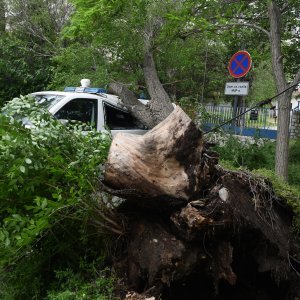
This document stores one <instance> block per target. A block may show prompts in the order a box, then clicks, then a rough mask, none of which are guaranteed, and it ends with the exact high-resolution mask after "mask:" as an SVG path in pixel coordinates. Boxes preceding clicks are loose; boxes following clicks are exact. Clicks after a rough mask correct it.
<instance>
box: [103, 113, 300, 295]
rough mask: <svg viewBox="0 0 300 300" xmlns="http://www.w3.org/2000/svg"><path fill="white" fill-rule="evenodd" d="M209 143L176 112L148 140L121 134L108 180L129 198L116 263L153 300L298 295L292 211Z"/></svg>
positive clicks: (266, 184) (115, 191)
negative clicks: (225, 165) (222, 162)
mask: <svg viewBox="0 0 300 300" xmlns="http://www.w3.org/2000/svg"><path fill="white" fill-rule="evenodd" d="M209 146H210V145H209V144H208V143H206V142H205V140H204V139H203V136H202V134H201V132H200V131H199V130H198V129H197V128H196V126H195V125H194V123H193V122H192V121H191V120H190V119H189V117H188V116H187V115H186V114H185V113H184V112H183V111H182V110H181V109H180V108H179V107H177V108H176V109H175V110H174V111H173V112H172V113H171V114H170V115H169V117H167V118H166V119H165V120H164V121H163V122H161V123H160V124H158V125H157V126H156V127H155V128H153V129H152V130H151V131H149V132H148V133H146V134H145V135H144V136H136V135H131V134H118V135H116V136H115V138H114V139H113V142H112V146H111V148H110V152H109V157H108V162H107V165H106V171H105V179H104V184H105V186H106V188H107V190H109V191H110V193H112V194H115V195H117V196H120V197H122V198H124V199H127V200H126V201H125V202H123V204H122V205H121V206H120V207H119V208H118V212H119V213H120V214H122V215H123V216H124V220H126V230H127V231H126V235H125V236H126V243H124V247H123V248H122V251H123V252H122V253H121V254H120V255H119V256H118V257H117V258H116V259H115V263H114V267H115V268H116V269H117V270H118V271H119V273H120V274H121V275H122V276H123V277H124V278H126V280H127V284H128V286H129V288H130V289H132V290H134V291H135V292H137V293H141V294H145V297H146V296H155V297H156V299H159V297H161V299H296V297H297V296H298V297H300V291H299V289H300V284H299V281H297V280H298V279H297V276H296V272H294V271H293V270H295V266H292V264H291V259H290V257H291V255H292V254H293V253H292V251H293V250H292V246H291V238H290V226H291V220H292V213H291V210H290V209H289V208H288V207H287V206H286V205H285V203H284V201H283V200H282V199H280V198H278V197H277V196H276V195H275V194H274V192H273V189H272V186H271V183H270V182H268V181H267V180H265V179H262V178H258V177H256V176H254V175H252V174H250V173H247V172H234V171H228V170H224V169H222V168H221V167H220V166H219V165H218V164H217V163H218V160H217V155H216V153H214V152H213V151H210V150H209ZM291 267H292V268H291ZM297 283H298V284H297ZM297 289H298V290H297ZM133 294H134V293H133ZM133 294H132V295H133Z"/></svg>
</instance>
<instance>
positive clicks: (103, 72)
mask: <svg viewBox="0 0 300 300" xmlns="http://www.w3.org/2000/svg"><path fill="white" fill-rule="evenodd" d="M52 63H53V65H54V66H55V68H54V71H53V78H52V80H51V83H50V84H49V86H48V88H49V89H56V90H63V89H64V87H66V86H78V85H79V82H80V79H82V78H89V79H90V80H91V82H92V84H93V86H100V87H104V86H105V85H106V84H107V83H108V82H109V81H110V79H109V78H108V74H107V68H108V66H107V63H106V61H105V60H104V58H103V57H102V55H101V54H100V53H99V51H98V49H95V47H93V45H90V44H89V45H83V44H82V43H79V42H76V43H73V44H71V45H70V46H69V47H67V48H63V49H60V50H59V52H58V53H57V55H56V56H55V57H54V58H53V60H52Z"/></svg>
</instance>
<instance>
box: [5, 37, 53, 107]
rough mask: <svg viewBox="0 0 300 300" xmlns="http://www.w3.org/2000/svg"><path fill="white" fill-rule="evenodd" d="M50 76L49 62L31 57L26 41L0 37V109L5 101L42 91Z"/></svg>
mask: <svg viewBox="0 0 300 300" xmlns="http://www.w3.org/2000/svg"><path fill="white" fill-rule="evenodd" d="M50 75H51V67H50V66H49V60H48V59H45V58H42V57H33V55H32V52H31V51H30V49H28V48H26V41H24V40H20V39H16V38H15V37H13V36H9V35H2V36H0V78H1V80H0V107H1V106H2V105H3V104H4V103H5V102H6V101H7V99H12V98H13V97H16V96H18V95H20V94H28V93H30V92H33V91H35V90H42V89H44V87H45V86H46V84H47V82H48V81H49V79H50Z"/></svg>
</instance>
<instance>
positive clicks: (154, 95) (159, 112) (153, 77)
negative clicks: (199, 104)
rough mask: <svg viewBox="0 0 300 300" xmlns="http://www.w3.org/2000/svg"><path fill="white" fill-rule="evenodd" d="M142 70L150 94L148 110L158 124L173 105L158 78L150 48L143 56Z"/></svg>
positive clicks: (170, 110)
mask: <svg viewBox="0 0 300 300" xmlns="http://www.w3.org/2000/svg"><path fill="white" fill-rule="evenodd" d="M143 71H144V77H145V81H146V85H147V89H148V93H149V94H150V96H151V101H150V111H151V114H152V116H154V118H155V120H156V122H157V124H158V123H159V122H161V121H162V120H164V119H165V118H166V117H167V116H168V115H169V114H170V113H171V112H172V110H173V105H172V102H171V100H170V97H169V95H168V94H167V93H166V91H165V89H164V87H163V85H162V84H161V82H160V80H159V78H158V75H157V70H156V67H155V63H154V58H153V53H152V51H150V50H149V51H148V52H146V54H145V56H144V66H143Z"/></svg>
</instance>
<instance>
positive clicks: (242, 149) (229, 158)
mask: <svg viewBox="0 0 300 300" xmlns="http://www.w3.org/2000/svg"><path fill="white" fill-rule="evenodd" d="M275 146H276V144H275V142H272V141H269V140H261V139H254V140H251V139H246V140H245V141H243V142H242V141H241V140H240V139H239V138H238V137H234V136H226V137H225V138H224V141H222V142H221V143H219V144H218V145H217V146H216V147H215V149H216V151H217V152H218V153H219V154H220V160H221V161H223V162H224V161H226V162H229V164H230V165H232V166H233V167H234V168H239V167H242V168H247V169H249V170H256V169H267V170H271V171H274V168H275V167H274V166H275ZM299 149H300V140H299V139H298V140H291V142H290V156H289V184H291V185H294V186H297V185H300V174H299V168H300V160H299V157H300V156H299V155H300V150H299Z"/></svg>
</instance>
